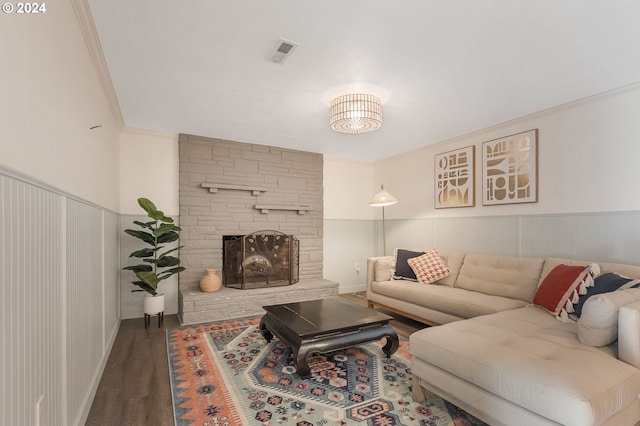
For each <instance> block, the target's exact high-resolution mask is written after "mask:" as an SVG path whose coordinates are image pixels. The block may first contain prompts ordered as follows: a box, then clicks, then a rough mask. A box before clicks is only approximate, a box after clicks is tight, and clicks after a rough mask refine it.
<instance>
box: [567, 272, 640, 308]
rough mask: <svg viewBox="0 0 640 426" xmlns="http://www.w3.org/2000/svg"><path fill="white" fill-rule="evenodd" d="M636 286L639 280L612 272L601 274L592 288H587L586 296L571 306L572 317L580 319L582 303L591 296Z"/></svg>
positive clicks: (639, 282) (639, 283) (639, 284)
mask: <svg viewBox="0 0 640 426" xmlns="http://www.w3.org/2000/svg"><path fill="white" fill-rule="evenodd" d="M638 286H640V280H634V279H633V278H627V277H623V276H620V275H618V274H614V273H613V272H607V273H606V274H602V275H600V276H599V277H596V279H595V280H594V284H593V287H588V288H587V294H583V295H581V296H580V299H579V300H578V303H576V304H574V305H573V310H574V315H575V316H576V317H578V318H580V314H582V307H583V306H584V302H586V301H587V299H589V298H590V297H591V296H595V295H596V294H602V293H611V292H612V291H616V290H619V289H622V288H631V287H638Z"/></svg>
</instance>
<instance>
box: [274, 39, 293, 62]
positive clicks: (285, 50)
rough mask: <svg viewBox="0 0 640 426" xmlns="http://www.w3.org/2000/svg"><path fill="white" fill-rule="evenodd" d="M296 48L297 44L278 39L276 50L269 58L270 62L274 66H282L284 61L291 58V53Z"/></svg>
mask: <svg viewBox="0 0 640 426" xmlns="http://www.w3.org/2000/svg"><path fill="white" fill-rule="evenodd" d="M296 47H298V43H294V42H292V41H288V40H283V39H280V41H279V42H278V47H277V48H276V51H275V53H274V54H273V57H271V62H274V63H276V64H282V63H284V61H285V60H286V59H287V58H288V57H289V56H291V53H292V52H293V51H294V50H295V48H296Z"/></svg>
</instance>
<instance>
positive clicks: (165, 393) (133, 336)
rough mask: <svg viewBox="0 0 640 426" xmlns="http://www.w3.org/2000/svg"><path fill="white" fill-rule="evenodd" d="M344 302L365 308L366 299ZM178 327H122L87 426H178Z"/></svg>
mask: <svg viewBox="0 0 640 426" xmlns="http://www.w3.org/2000/svg"><path fill="white" fill-rule="evenodd" d="M341 297H344V298H347V299H349V300H351V301H354V302H357V303H360V304H362V305H364V306H366V299H365V298H364V296H362V295H359V294H343V295H341ZM381 312H384V311H381ZM385 313H387V314H389V315H391V316H393V317H394V318H395V319H394V320H393V321H392V322H391V325H392V326H393V327H394V329H395V330H396V332H397V333H398V335H399V336H402V337H409V335H410V334H411V333H413V332H414V331H416V330H419V329H421V328H424V327H426V326H425V325H424V324H422V323H419V322H416V321H413V320H411V319H408V318H405V317H403V316H400V315H396V314H393V313H390V312H385ZM179 325H180V324H179V323H178V317H177V316H176V315H168V316H166V317H165V318H164V328H158V322H157V318H153V319H152V322H151V328H148V329H145V328H144V320H143V319H142V318H137V319H131V320H123V321H122V322H121V325H120V330H119V331H118V335H117V336H116V340H115V342H114V344H113V349H112V351H111V355H110V356H109V360H108V361H107V365H106V367H105V370H104V374H103V375H102V379H101V381H100V385H99V386H98V390H97V392H96V396H95V399H94V401H93V405H92V406H91V411H90V412H89V416H88V418H87V423H86V424H87V425H113V426H125V425H131V426H143V425H154V426H160V425H168V426H169V425H173V408H172V403H171V385H170V382H169V364H168V361H167V343H166V330H167V329H169V328H174V327H178V326H179Z"/></svg>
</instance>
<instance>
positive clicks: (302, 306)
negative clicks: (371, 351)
mask: <svg viewBox="0 0 640 426" xmlns="http://www.w3.org/2000/svg"><path fill="white" fill-rule="evenodd" d="M262 308H263V309H264V310H265V311H267V313H266V314H265V315H264V316H263V317H262V320H261V321H260V333H261V334H262V336H263V337H264V338H265V339H266V341H267V342H270V341H271V339H273V336H276V337H277V338H278V339H280V341H281V342H282V343H284V344H285V345H287V346H289V347H290V348H291V350H292V351H293V359H294V360H295V364H296V370H297V372H298V374H299V375H300V376H301V377H305V376H308V375H309V373H310V369H309V365H308V364H307V356H308V355H309V354H310V353H312V352H320V353H326V352H330V351H334V350H337V349H345V348H349V347H351V346H355V345H357V344H360V343H365V342H371V341H375V340H380V339H382V338H383V337H384V338H386V339H387V341H386V343H385V345H384V347H383V348H382V351H383V352H384V353H385V354H386V355H387V357H390V356H391V354H393V353H394V352H395V351H396V350H397V349H398V346H399V342H398V335H397V334H396V332H395V330H394V329H393V327H391V326H390V325H389V321H391V320H392V319H393V318H392V317H390V316H389V315H385V314H382V313H379V312H376V311H374V310H373V309H369V308H365V307H364V306H361V305H356V304H354V303H350V302H347V301H346V300H344V299H341V298H339V297H331V298H328V299H321V300H310V301H306V302H295V303H285V304H282V305H268V306H263V307H262Z"/></svg>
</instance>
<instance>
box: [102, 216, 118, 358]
mask: <svg viewBox="0 0 640 426" xmlns="http://www.w3.org/2000/svg"><path fill="white" fill-rule="evenodd" d="M103 215H104V248H103V256H104V336H105V341H104V342H103V351H104V353H105V355H106V356H108V355H109V353H108V352H107V351H108V350H109V348H110V347H111V344H112V343H113V341H114V340H115V338H116V334H118V328H119V326H120V282H119V279H120V278H119V269H120V257H119V254H118V253H119V250H118V247H119V246H120V217H119V215H118V214H116V213H113V212H108V211H105V212H103Z"/></svg>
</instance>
